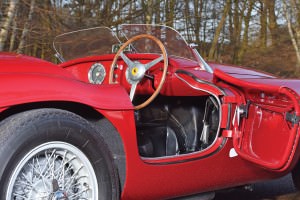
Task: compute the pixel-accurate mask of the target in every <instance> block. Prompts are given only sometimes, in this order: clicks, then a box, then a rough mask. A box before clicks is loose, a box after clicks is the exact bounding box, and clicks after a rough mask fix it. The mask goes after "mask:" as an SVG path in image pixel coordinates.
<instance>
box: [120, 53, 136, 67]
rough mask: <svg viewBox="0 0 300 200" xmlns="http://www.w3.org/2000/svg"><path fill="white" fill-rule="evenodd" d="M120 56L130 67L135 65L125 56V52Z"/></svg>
mask: <svg viewBox="0 0 300 200" xmlns="http://www.w3.org/2000/svg"><path fill="white" fill-rule="evenodd" d="M120 56H121V58H122V59H123V60H124V62H125V63H126V64H127V65H128V66H129V67H132V66H133V65H134V62H132V61H131V60H130V59H129V58H128V57H127V56H126V55H125V54H124V52H123V51H122V52H121V53H120Z"/></svg>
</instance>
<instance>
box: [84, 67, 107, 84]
mask: <svg viewBox="0 0 300 200" xmlns="http://www.w3.org/2000/svg"><path fill="white" fill-rule="evenodd" d="M105 76H106V71H105V68H104V66H103V65H102V64H100V63H95V64H93V65H92V66H91V68H90V70H89V73H88V79H89V82H90V83H93V84H101V83H102V82H103V80H104V78H105Z"/></svg>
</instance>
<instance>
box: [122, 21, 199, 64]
mask: <svg viewBox="0 0 300 200" xmlns="http://www.w3.org/2000/svg"><path fill="white" fill-rule="evenodd" d="M121 31H122V33H123V34H124V35H125V36H126V38H128V39H130V38H132V37H133V36H136V35H140V34H149V35H152V36H155V37H156V38H158V39H159V40H160V41H161V42H162V43H163V44H164V46H165V48H166V50H167V52H168V55H169V56H177V57H183V58H187V59H191V60H196V59H195V55H194V54H193V52H192V50H191V48H190V47H189V45H188V44H187V42H186V41H185V40H184V38H183V37H182V36H181V35H180V34H179V33H178V32H177V31H176V30H175V29H173V28H171V27H168V26H163V25H150V24H123V25H121ZM132 46H133V47H134V48H135V49H136V50H137V52H143V53H161V51H160V49H159V47H158V45H156V44H155V42H154V41H152V40H149V39H146V40H137V41H135V42H134V43H133V45H132Z"/></svg>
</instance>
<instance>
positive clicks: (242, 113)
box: [232, 100, 251, 126]
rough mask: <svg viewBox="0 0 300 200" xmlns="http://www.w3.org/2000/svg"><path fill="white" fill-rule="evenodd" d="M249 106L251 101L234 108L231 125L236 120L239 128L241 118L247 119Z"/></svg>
mask: <svg viewBox="0 0 300 200" xmlns="http://www.w3.org/2000/svg"><path fill="white" fill-rule="evenodd" d="M250 104H251V101H249V100H248V101H247V103H246V105H244V104H241V105H239V106H237V107H236V110H235V114H234V116H233V122H232V123H233V124H234V123H235V121H236V120H237V124H238V126H239V125H240V121H241V118H245V119H247V118H248V114H249V106H250Z"/></svg>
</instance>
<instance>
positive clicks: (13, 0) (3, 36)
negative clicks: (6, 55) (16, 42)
mask: <svg viewBox="0 0 300 200" xmlns="http://www.w3.org/2000/svg"><path fill="white" fill-rule="evenodd" d="M18 2H19V1H18V0H10V2H9V7H8V11H7V17H6V18H5V20H4V23H3V26H2V27H1V30H0V51H3V50H4V45H5V43H6V41H7V37H8V31H9V29H10V26H11V23H12V21H13V19H14V15H15V12H16V7H17V4H18Z"/></svg>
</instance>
